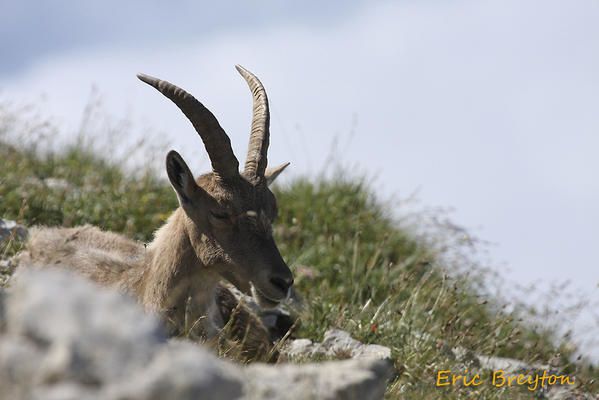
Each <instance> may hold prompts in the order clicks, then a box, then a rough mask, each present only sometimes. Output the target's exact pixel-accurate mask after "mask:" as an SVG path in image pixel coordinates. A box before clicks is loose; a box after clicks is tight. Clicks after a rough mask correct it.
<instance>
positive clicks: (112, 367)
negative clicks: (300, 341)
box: [0, 269, 392, 400]
mask: <svg viewBox="0 0 599 400" xmlns="http://www.w3.org/2000/svg"><path fill="white" fill-rule="evenodd" d="M20 272H21V273H20V274H19V276H18V277H17V279H16V280H15V281H13V284H12V286H11V288H10V290H9V291H8V292H7V295H6V299H5V300H4V301H2V300H1V299H0V305H1V304H2V303H4V305H5V308H6V310H5V311H6V312H5V314H4V322H5V328H4V330H1V329H0V388H2V389H1V390H0V399H11V400H20V399H27V400H30V399H34V400H37V399H40V400H41V399H44V400H48V399H50V400H54V399H56V400H58V399H61V400H71V399H72V400H74V399H84V400H96V399H97V400H104V399H115V400H118V399H123V400H124V399H127V400H142V399H143V400H153V399H170V398H172V399H183V400H185V399H190V400H191V399H200V398H201V399H209V400H220V399H289V400H292V399H314V398H318V399H340V400H343V399H378V398H382V396H383V393H384V391H385V387H386V383H387V379H388V378H389V376H390V374H391V372H392V366H391V363H390V362H388V361H382V360H375V359H361V360H346V361H338V362H327V363H321V364H301V365H274V366H273V365H251V366H249V367H243V366H239V365H236V364H233V363H230V362H226V361H223V360H220V359H218V358H216V357H215V356H214V355H212V354H211V353H209V352H208V351H207V350H205V349H203V348H202V347H201V346H199V345H197V344H195V343H191V342H177V341H175V342H174V343H173V342H172V341H171V342H167V341H166V340H165V337H164V336H163V335H162V332H161V329H160V328H159V322H158V321H157V320H156V318H154V317H152V316H151V315H147V314H145V313H144V312H143V311H142V310H141V308H140V307H139V306H138V305H137V304H136V303H135V302H133V300H131V299H129V298H126V297H124V296H122V295H121V294H119V293H117V292H114V291H110V290H108V289H101V288H99V287H97V286H96V285H94V284H92V283H91V282H88V281H86V280H84V279H83V278H81V277H78V276H74V275H72V274H69V273H67V272H66V271H62V270H56V269H48V270H36V269H29V270H27V269H26V270H23V271H20Z"/></svg>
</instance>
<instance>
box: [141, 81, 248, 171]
mask: <svg viewBox="0 0 599 400" xmlns="http://www.w3.org/2000/svg"><path fill="white" fill-rule="evenodd" d="M137 77H138V78H139V79H140V80H141V81H142V82H145V83H147V84H148V85H150V86H152V87H154V88H155V89H156V90H158V91H159V92H160V93H162V94H163V95H165V96H166V97H168V98H169V99H170V100H171V101H172V102H173V103H175V105H176V106H177V107H179V108H180V109H181V111H183V114H185V116H186V117H187V119H189V121H190V122H191V124H192V125H193V127H194V128H195V130H196V132H197V133H198V134H199V135H200V137H201V138H202V141H203V142H204V146H205V147H206V151H207V152H208V157H210V162H211V163H212V170H213V171H214V172H215V173H216V174H218V175H219V176H221V177H223V178H230V177H233V176H236V175H237V174H239V162H238V161H237V158H235V154H234V153H233V149H232V148H231V140H230V139H229V136H227V134H226V133H225V131H224V130H223V128H222V127H221V126H220V124H219V123H218V120H217V119H216V117H215V116H214V114H212V113H211V112H210V110H208V109H207V108H206V107H204V105H203V104H202V103H200V102H199V101H198V100H196V98H195V97H193V96H192V95H191V94H189V93H187V92H186V91H185V90H183V89H181V88H180V87H178V86H176V85H173V84H172V83H170V82H167V81H164V80H162V79H158V78H154V77H151V76H148V75H144V74H138V75H137Z"/></svg>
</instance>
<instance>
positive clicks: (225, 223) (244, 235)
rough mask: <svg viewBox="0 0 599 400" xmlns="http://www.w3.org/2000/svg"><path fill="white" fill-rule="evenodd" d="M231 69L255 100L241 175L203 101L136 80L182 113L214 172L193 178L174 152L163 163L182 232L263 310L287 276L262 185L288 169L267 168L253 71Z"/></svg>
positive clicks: (279, 296) (272, 204)
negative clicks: (182, 214)
mask: <svg viewBox="0 0 599 400" xmlns="http://www.w3.org/2000/svg"><path fill="white" fill-rule="evenodd" d="M236 68H237V70H238V71H239V73H240V74H241V75H242V76H243V78H244V79H245V80H246V81H247V83H248V85H249V87H250V90H251V92H252V96H253V100H254V107H253V108H254V110H253V118H252V129H251V134H250V143H249V148H248V154H247V160H246V162H245V169H244V171H243V173H240V172H239V162H238V161H237V158H235V154H233V150H232V149H231V141H230V140H229V137H228V136H227V134H226V133H225V131H224V130H223V129H222V128H221V126H220V124H219V123H218V121H217V120H216V118H215V117H214V115H213V114H212V113H211V112H210V111H209V110H208V109H207V108H206V107H204V105H202V103H200V102H199V101H198V100H196V99H195V98H194V97H193V96H192V95H190V94H189V93H187V92H186V91H185V90H183V89H181V88H179V87H177V86H175V85H173V84H171V83H169V82H166V81H163V80H160V79H156V78H153V77H150V76H147V75H142V74H140V75H138V78H139V79H141V80H142V81H143V82H145V83H147V84H149V85H151V86H153V87H154V88H156V89H157V90H158V91H160V92H161V93H162V94H163V95H165V96H166V97H168V98H169V99H170V100H172V101H173V102H174V103H175V104H176V105H177V106H178V107H179V108H180V109H181V111H183V113H184V114H185V116H186V117H187V118H188V119H189V120H190V121H191V123H192V125H193V127H194V128H195V130H196V131H197V132H198V134H199V135H200V137H201V138H202V141H203V142H204V146H205V147H206V151H207V152H208V155H209V157H210V161H211V163H212V172H210V173H208V174H205V175H202V176H200V177H199V178H198V179H197V180H196V179H194V177H193V174H192V173H191V171H190V170H189V167H188V166H187V164H186V163H185V161H184V160H183V158H182V157H181V156H180V155H179V154H178V153H177V152H176V151H170V152H169V153H168V155H167V157H166V171H167V174H168V177H169V180H170V182H171V184H172V186H173V188H174V189H175V192H176V193H177V197H178V198H179V204H180V205H181V208H182V209H183V210H184V212H185V214H186V216H187V218H186V219H185V220H186V226H185V229H186V233H187V235H188V237H189V243H190V244H191V247H192V248H193V249H194V251H195V253H196V256H197V258H198V259H199V261H200V263H201V264H202V265H203V266H204V267H205V268H208V269H211V270H213V271H216V272H217V273H219V274H220V275H221V276H222V277H223V278H226V279H228V280H229V281H231V283H233V284H234V285H235V286H237V287H238V288H240V289H241V290H243V291H245V292H248V291H249V289H250V287H251V288H252V289H253V293H254V296H255V297H256V298H257V300H258V301H259V302H260V303H261V304H262V305H265V306H274V305H276V304H277V303H278V302H279V301H281V300H283V299H284V298H285V297H286V296H287V293H288V291H289V289H290V287H291V285H292V284H293V276H292V274H291V271H290V270H289V267H288V266H287V264H286V263H285V261H284V260H283V258H282V257H281V254H280V253H279V250H278V249H277V246H276V244H275V242H274V239H273V237H272V223H273V220H274V219H275V217H276V215H277V204H276V200H275V196H274V195H273V193H272V192H271V191H270V189H269V188H268V185H269V184H270V183H272V181H273V180H274V179H275V178H276V177H277V176H278V175H279V174H280V173H281V172H282V171H283V169H285V167H287V165H288V163H287V164H283V165H281V166H279V167H276V168H273V169H266V164H267V159H266V155H267V151H268V142H269V124H270V118H269V117H270V116H269V109H268V99H267V97H266V91H265V89H264V87H263V86H262V83H260V81H259V80H258V78H256V76H254V75H253V74H252V73H251V72H249V71H247V70H246V69H244V68H242V67H240V66H237V67H236Z"/></svg>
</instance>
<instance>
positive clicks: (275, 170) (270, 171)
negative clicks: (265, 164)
mask: <svg viewBox="0 0 599 400" xmlns="http://www.w3.org/2000/svg"><path fill="white" fill-rule="evenodd" d="M289 164H291V163H288V162H287V163H285V164H281V165H279V166H277V167H272V168H267V169H266V172H264V177H265V178H266V184H267V185H269V186H270V184H271V183H273V182H274V181H275V179H277V176H279V175H280V174H281V172H283V171H284V170H285V168H287V167H288V166H289Z"/></svg>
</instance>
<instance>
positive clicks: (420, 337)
mask: <svg viewBox="0 0 599 400" xmlns="http://www.w3.org/2000/svg"><path fill="white" fill-rule="evenodd" d="M11 118H12V119H11ZM15 118H16V117H14V115H3V116H0V160H1V163H2V165H1V168H0V217H2V218H6V219H13V220H17V221H18V222H20V223H22V224H24V225H26V226H31V225H36V224H43V225H61V226H74V225H79V224H84V223H90V224H94V225H97V226H99V227H101V228H102V229H106V230H112V231H117V232H121V233H123V234H125V235H126V236H128V237H131V238H135V239H138V240H143V241H148V240H150V239H151V236H152V232H153V231H154V230H155V229H156V228H157V227H159V226H160V224H161V223H162V222H163V221H164V220H165V219H166V218H167V216H168V215H169V214H170V212H171V211H172V210H173V209H174V208H175V207H176V206H177V202H176V197H175V195H174V193H173V192H172V189H171V188H170V186H169V185H168V184H167V183H166V182H165V181H163V180H160V179H159V178H157V177H156V175H155V173H154V172H153V169H152V168H155V166H151V168H150V167H146V168H142V169H141V170H139V171H138V173H136V174H130V173H127V172H125V171H124V170H123V169H121V168H120V167H119V166H118V165H119V164H118V163H117V162H114V161H110V159H109V158H106V157H103V156H102V155H97V154H96V153H95V152H94V149H93V147H92V146H89V145H87V144H85V141H84V140H79V141H77V142H76V143H74V144H72V145H70V146H67V147H65V148H63V149H62V150H60V151H54V152H52V151H47V150H46V149H47V148H50V147H51V142H52V140H51V139H45V141H44V140H41V139H39V138H38V139H39V140H38V139H36V140H31V141H29V142H28V143H29V144H24V145H19V146H17V145H14V143H15V140H14V138H16V137H23V136H24V135H26V136H28V137H35V136H36V130H39V129H42V128H40V126H38V125H35V124H34V125H33V126H30V125H28V126H26V127H24V126H23V125H19V124H17V123H14V119H15ZM7 121H8V122H10V123H8V122H7ZM43 129H47V127H46V126H45V125H44V126H43ZM22 130H26V131H27V132H22ZM48 178H52V179H60V180H64V182H66V183H67V185H66V187H64V185H63V187H61V186H60V185H54V186H53V185H48V182H49V181H48ZM44 182H45V183H44ZM275 192H276V195H277V198H278V201H279V208H280V214H279V219H278V222H277V225H276V228H275V234H276V236H277V243H278V245H279V247H280V249H281V252H282V254H283V255H284V257H285V259H286V260H288V262H289V264H290V266H291V267H292V269H293V270H295V271H296V275H297V279H296V282H297V289H298V291H299V292H300V293H301V294H302V296H303V297H304V298H305V299H306V310H305V312H304V313H303V315H302V320H301V327H300V329H299V331H298V336H301V337H308V338H311V339H314V340H320V339H321V338H322V335H323V333H324V332H325V331H326V330H327V329H329V328H331V327H338V328H341V329H345V330H347V331H349V332H350V333H351V334H352V335H353V336H354V337H355V338H357V339H359V340H361V341H364V342H367V343H378V344H382V345H385V346H389V347H390V348H391V349H392V351H393V356H394V360H395V365H396V369H397V371H398V374H397V376H396V378H395V379H394V380H393V381H392V382H391V384H390V385H389V389H388V392H387V395H388V397H389V398H396V397H399V396H403V398H414V399H419V398H440V397H444V398H480V397H483V398H530V393H529V392H526V390H518V389H514V388H512V389H509V390H507V391H499V390H497V389H494V388H491V387H489V386H488V385H483V386H481V387H479V388H477V389H472V388H464V387H459V386H456V387H451V388H449V389H443V390H441V389H438V388H435V378H436V372H437V371H438V370H440V369H451V370H453V371H455V372H462V371H464V368H468V367H469V366H468V363H467V361H465V360H456V359H455V358H454V357H453V356H452V354H451V352H450V351H448V349H450V348H452V347H455V346H461V347H463V348H466V349H468V350H471V351H473V352H475V353H478V354H485V355H497V356H505V357H512V358H518V359H521V360H524V361H527V362H539V363H546V362H547V361H548V360H549V359H551V358H552V357H553V356H554V355H555V354H557V353H561V354H562V356H564V359H565V360H569V359H571V356H572V354H573V352H574V348H573V347H572V345H571V344H570V343H567V342H565V341H562V340H561V338H560V337H558V336H557V334H555V333H554V332H555V331H554V330H553V329H552V328H551V326H550V325H547V326H546V327H545V328H539V327H533V326H532V324H527V323H526V321H527V320H528V319H527V317H528V316H527V314H526V312H525V311H524V308H523V307H518V306H516V307H514V309H516V310H518V311H511V312H507V311H505V309H504V308H503V307H502V305H501V304H502V303H501V300H500V299H498V298H494V297H490V296H489V295H488V294H487V291H485V289H484V285H481V282H484V281H486V280H488V279H486V277H489V275H488V274H489V272H488V271H485V270H484V269H483V268H480V267H477V266H476V265H475V263H474V262H473V261H472V260H471V259H469V258H468V257H467V256H464V255H458V256H455V254H462V253H461V252H460V251H459V250H460V249H459V248H458V247H459V246H460V245H459V240H453V239H455V238H452V237H447V236H451V235H458V234H457V233H455V234H454V233H451V232H445V233H444V235H447V236H445V237H429V238H427V240H422V238H419V237H418V236H417V235H415V234H414V233H413V232H412V231H411V230H410V229H407V228H404V227H403V226H402V225H401V224H400V223H398V221H397V220H395V219H394V218H393V215H395V214H394V212H395V211H398V210H397V209H396V208H397V207H399V206H400V205H398V204H395V203H393V202H383V201H380V200H378V199H376V198H375V196H374V195H373V193H374V192H375V190H374V188H372V187H371V186H370V185H369V184H368V180H367V179H365V178H360V177H356V176H348V175H344V174H342V173H338V174H335V175H334V176H333V177H330V178H311V179H308V178H300V179H295V180H293V181H292V182H290V183H289V184H287V185H285V186H279V187H277V188H276V189H275ZM439 242H444V243H452V245H451V246H450V247H452V248H451V249H450V250H452V251H451V254H454V256H453V257H448V256H447V254H448V252H447V250H446V249H445V250H442V249H441V248H442V247H443V246H435V245H434V243H439ZM19 248H20V244H19V243H15V242H10V243H8V244H6V243H5V244H4V245H2V247H0V258H1V257H5V258H6V257H9V256H10V255H12V254H14V253H15V252H16V251H18V250H19ZM466 271H469V272H466ZM562 367H563V368H564V371H566V372H567V373H571V374H575V375H576V378H577V381H578V382H579V384H580V385H582V387H583V389H584V390H586V391H591V392H593V391H594V390H596V386H595V384H594V383H593V379H597V378H599V374H598V373H597V371H595V370H594V369H593V368H592V366H589V365H587V364H583V363H581V362H576V361H574V362H570V361H565V362H564V364H563V365H562Z"/></svg>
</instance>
